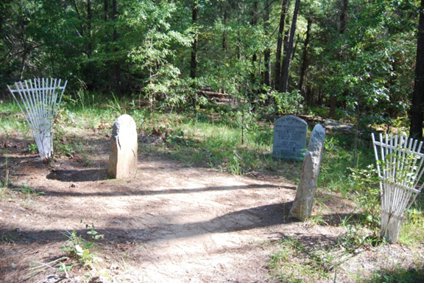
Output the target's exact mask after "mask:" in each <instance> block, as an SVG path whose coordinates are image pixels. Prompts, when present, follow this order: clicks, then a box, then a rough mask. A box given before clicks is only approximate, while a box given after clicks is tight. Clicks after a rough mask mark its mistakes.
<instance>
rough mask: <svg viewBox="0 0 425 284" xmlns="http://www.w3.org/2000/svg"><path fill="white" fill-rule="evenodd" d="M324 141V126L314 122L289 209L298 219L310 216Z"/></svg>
mask: <svg viewBox="0 0 425 284" xmlns="http://www.w3.org/2000/svg"><path fill="white" fill-rule="evenodd" d="M324 143H325V128H323V126H321V125H320V124H316V126H315V127H314V129H313V131H312V132H311V137H310V142H309V144H308V152H307V154H306V155H305V158H304V163H303V167H302V172H301V179H300V183H299V184H298V187H297V193H296V196H295V200H294V203H293V204H292V208H291V211H290V215H291V216H292V217H295V218H297V219H299V220H305V219H306V218H308V217H310V216H311V211H312V208H313V202H314V193H315V192H316V188H317V178H318V177H319V172H320V162H321V160H322V150H323V145H324Z"/></svg>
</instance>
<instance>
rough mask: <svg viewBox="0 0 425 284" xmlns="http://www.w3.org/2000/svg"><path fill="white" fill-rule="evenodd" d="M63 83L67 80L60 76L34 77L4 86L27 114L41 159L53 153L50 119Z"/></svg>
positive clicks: (64, 86)
mask: <svg viewBox="0 0 425 284" xmlns="http://www.w3.org/2000/svg"><path fill="white" fill-rule="evenodd" d="M66 84H67V81H64V80H61V79H53V78H34V79H32V80H25V81H20V82H15V83H14V84H13V85H12V86H7V87H8V88H9V91H10V93H11V94H12V96H13V98H14V99H15V101H16V102H17V104H18V106H19V108H20V109H21V111H22V112H23V113H24V114H25V116H26V118H27V121H28V123H29V125H30V127H31V130H32V133H33V136H34V140H35V142H36V144H37V148H38V153H39V154H40V158H41V159H43V160H48V159H50V158H51V157H52V155H53V134H52V127H53V119H54V117H55V115H56V112H57V110H58V107H59V104H60V102H61V100H62V95H63V92H64V91H65V88H66Z"/></svg>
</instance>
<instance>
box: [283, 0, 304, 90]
mask: <svg viewBox="0 0 425 284" xmlns="http://www.w3.org/2000/svg"><path fill="white" fill-rule="evenodd" d="M299 9H300V0H295V7H294V15H293V17H292V23H291V32H290V34H289V41H288V49H287V50H286V52H285V59H284V61H283V66H282V84H283V88H282V91H283V92H286V91H288V79H289V65H290V64H291V56H292V52H293V51H294V37H295V29H296V27H297V18H298V11H299Z"/></svg>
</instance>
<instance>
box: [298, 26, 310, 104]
mask: <svg viewBox="0 0 425 284" xmlns="http://www.w3.org/2000/svg"><path fill="white" fill-rule="evenodd" d="M311 24H312V20H311V18H308V19H307V31H306V35H305V40H304V46H303V56H302V59H301V69H300V81H299V82H298V89H299V90H300V92H301V93H302V94H304V93H305V92H304V91H303V84H304V75H305V72H306V70H307V66H308V44H309V43H310V31H311ZM304 99H305V96H304ZM306 101H307V100H306Z"/></svg>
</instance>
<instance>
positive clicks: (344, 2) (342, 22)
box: [339, 0, 348, 34]
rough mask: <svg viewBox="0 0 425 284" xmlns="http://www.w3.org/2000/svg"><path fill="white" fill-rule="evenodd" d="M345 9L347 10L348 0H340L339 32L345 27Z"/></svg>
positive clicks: (341, 32)
mask: <svg viewBox="0 0 425 284" xmlns="http://www.w3.org/2000/svg"><path fill="white" fill-rule="evenodd" d="M347 11H348V0H342V8H341V14H340V15H339V33H340V34H343V33H344V32H345V28H346V27H347Z"/></svg>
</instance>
